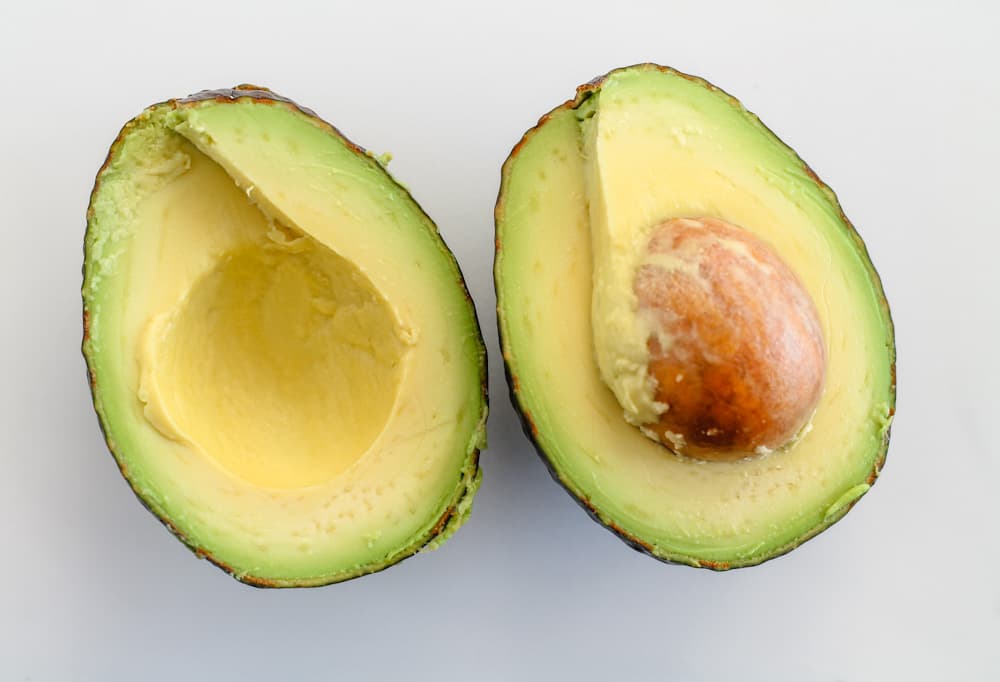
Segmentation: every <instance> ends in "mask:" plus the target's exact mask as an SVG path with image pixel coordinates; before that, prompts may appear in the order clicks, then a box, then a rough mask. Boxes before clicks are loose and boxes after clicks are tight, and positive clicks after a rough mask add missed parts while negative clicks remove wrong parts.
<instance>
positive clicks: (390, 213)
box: [85, 105, 482, 580]
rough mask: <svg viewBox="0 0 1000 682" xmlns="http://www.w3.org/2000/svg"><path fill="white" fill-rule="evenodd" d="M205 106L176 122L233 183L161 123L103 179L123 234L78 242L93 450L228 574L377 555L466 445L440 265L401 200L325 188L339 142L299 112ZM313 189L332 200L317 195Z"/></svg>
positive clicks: (471, 393)
mask: <svg viewBox="0 0 1000 682" xmlns="http://www.w3.org/2000/svg"><path fill="white" fill-rule="evenodd" d="M247 106H248V107H249V106H251V105H247ZM214 109H218V110H225V111H218V112H216V111H214V110H213V108H205V109H197V110H194V109H193V110H191V111H187V112H184V114H185V117H186V119H187V122H188V123H191V122H195V121H196V122H197V123H198V124H199V125H200V126H201V127H202V129H203V130H211V131H212V133H211V135H209V134H208V133H205V132H201V133H199V134H201V137H200V138H198V139H197V141H198V143H199V146H200V147H202V148H203V149H205V151H209V152H211V153H212V154H213V155H217V157H218V159H219V160H229V159H233V158H236V161H235V162H234V163H235V164H236V165H237V166H239V168H240V169H241V175H240V177H237V178H236V179H237V181H240V183H241V184H243V183H244V182H247V178H249V177H250V176H252V187H251V186H248V185H246V184H243V186H242V187H241V186H238V185H237V183H236V182H234V178H233V177H231V176H230V174H227V172H226V170H225V169H224V168H223V167H222V166H220V165H219V163H217V162H216V161H215V160H213V159H212V158H209V157H208V156H206V154H205V153H203V152H202V151H200V150H199V149H198V148H197V147H196V146H194V145H193V144H192V143H191V142H189V141H188V140H186V139H184V138H183V137H182V136H181V135H179V134H177V133H174V132H170V131H169V130H163V129H153V128H151V129H150V131H149V132H148V133H146V132H140V133H139V134H137V135H134V136H133V137H134V138H135V140H136V142H135V144H136V145H137V147H138V151H137V152H136V153H142V154H145V155H147V156H149V155H152V156H153V157H154V158H153V159H152V160H150V159H145V160H144V161H142V163H143V164H145V166H146V167H145V168H144V169H140V171H134V172H133V173H132V174H131V176H130V177H129V179H128V182H129V183H131V189H122V190H121V194H122V196H123V197H126V198H127V197H134V196H140V197H141V198H140V200H139V201H138V203H137V204H136V205H135V206H132V207H128V208H125V209H119V210H120V212H122V213H124V214H125V216H127V219H128V220H127V224H128V225H129V229H128V230H127V231H121V232H119V233H116V234H112V235H111V236H109V237H107V238H104V239H103V240H100V241H97V242H95V243H94V244H93V246H92V249H93V251H94V264H93V266H92V268H93V273H94V274H92V275H91V277H90V280H89V281H88V286H89V287H91V289H92V290H93V291H99V292H100V296H99V297H98V296H95V297H94V299H95V300H94V301H93V302H92V303H91V305H90V313H91V320H92V322H91V328H92V329H94V330H96V333H95V335H94V337H93V338H92V339H91V340H90V342H89V343H90V344H91V352H92V354H93V356H94V357H95V358H96V360H95V366H96V367H97V371H98V374H99V378H100V389H101V398H102V402H101V406H100V408H99V409H102V410H103V412H104V413H105V414H112V415H113V417H112V418H111V419H106V420H105V421H106V425H108V426H109V428H108V435H109V441H110V442H111V444H112V447H113V448H115V449H116V451H117V452H118V456H119V460H120V461H121V462H122V464H123V467H124V468H125V469H126V472H127V473H128V475H129V476H130V479H131V480H132V482H133V485H135V486H136V488H137V491H138V492H139V493H140V494H141V495H142V496H143V497H144V499H146V500H147V502H149V503H150V504H151V506H153V507H154V509H155V510H156V511H157V513H159V514H161V515H163V516H166V517H167V518H169V519H170V520H171V522H172V523H174V525H175V526H177V527H178V528H179V529H180V530H181V531H183V532H184V533H185V535H186V536H187V537H188V539H189V541H190V542H192V543H193V544H196V545H198V546H200V547H203V548H205V549H206V551H209V552H211V553H212V554H213V555H214V556H215V557H216V558H217V559H218V560H220V561H223V562H224V563H226V564H228V565H230V566H232V567H233V568H234V570H236V571H237V572H238V573H240V574H246V575H253V576H259V577H263V578H271V579H276V580H283V579H288V580H293V579H297V578H300V577H301V578H305V579H313V578H316V579H319V578H322V577H323V576H333V577H335V576H336V575H338V574H350V573H351V572H352V571H354V570H355V569H357V568H358V567H359V566H362V565H364V564H365V563H372V564H374V565H378V564H380V563H383V562H384V561H386V560H387V559H388V558H391V556H392V554H393V553H394V552H396V551H399V550H402V549H404V548H406V547H407V543H408V542H412V539H413V538H415V537H420V536H421V534H424V533H427V532H429V531H430V529H431V528H432V527H433V526H435V524H437V523H438V521H439V518H438V517H439V516H440V515H441V513H442V512H444V511H445V510H446V508H447V505H448V504H449V499H451V497H452V496H453V495H454V493H455V490H456V485H457V484H458V482H459V480H460V479H461V478H462V475H463V473H462V467H463V465H464V464H465V463H466V462H467V460H468V457H469V455H470V452H471V449H472V448H475V447H476V446H479V445H481V435H480V433H479V432H478V425H479V422H480V419H481V418H482V410H481V402H482V399H481V393H480V390H481V389H480V383H479V382H480V378H479V370H478V363H479V356H478V348H477V342H476V338H473V337H472V336H471V335H472V334H474V331H475V327H474V318H471V316H470V309H469V307H468V304H467V301H466V300H465V298H464V294H463V292H462V289H461V287H460V286H459V280H458V278H457V270H455V268H454V265H453V262H452V261H450V259H448V261H447V263H446V265H445V266H443V267H442V266H441V265H440V264H439V262H438V260H436V258H438V257H440V255H441V247H440V243H439V242H437V241H436V240H434V239H433V238H431V236H432V235H433V233H432V232H423V231H422V230H421V229H413V228H412V226H411V225H408V224H407V221H411V220H426V218H424V217H423V215H422V214H419V216H418V215H416V213H417V212H418V210H419V209H416V207H415V205H413V204H412V203H410V204H402V203H400V204H396V205H394V206H393V207H392V208H391V209H389V210H387V209H386V207H385V205H384V204H382V203H381V202H382V201H383V199H382V196H383V195H380V194H379V188H378V187H372V188H370V189H371V191H370V192H369V191H366V190H367V188H366V187H365V186H364V183H366V182H371V181H372V180H370V179H368V180H366V178H365V177H362V176H360V175H359V176H356V177H353V176H352V177H347V178H344V180H343V181H342V182H339V183H338V182H337V181H336V180H334V181H333V182H331V181H330V179H329V177H328V175H330V174H333V173H335V171H336V163H337V159H336V158H334V155H336V154H339V153H340V147H332V146H331V145H330V143H329V141H328V138H329V134H328V133H327V132H325V131H323V130H321V129H319V127H318V126H317V125H315V124H314V123H312V122H310V121H308V120H307V119H305V117H301V116H297V117H293V116H290V115H289V114H288V112H286V111H283V110H282V109H281V107H279V106H263V105H260V106H259V107H258V110H257V111H254V112H252V114H250V113H249V112H248V113H247V114H246V116H241V112H239V111H237V107H236V106H235V105H232V106H230V105H226V106H219V107H215V108H214ZM260 110H263V111H260ZM269 118H270V119H271V120H268V119H269ZM217 119H218V120H217ZM178 127H179V128H181V129H185V132H189V133H191V136H192V137H196V135H195V134H194V133H193V132H191V131H192V130H193V129H191V128H187V127H186V126H185V125H184V124H182V125H181V126H178ZM255 130H262V131H264V133H263V137H262V138H261V141H260V142H259V143H258V144H257V145H252V144H250V145H247V147H246V149H245V151H246V153H247V154H246V156H245V157H242V158H241V156H240V154H241V151H240V150H241V147H240V145H241V144H243V143H244V141H245V139H246V136H248V135H251V134H254V131H255ZM196 132H197V131H196ZM143 135H145V136H146V137H147V138H148V139H145V140H141V141H140V140H139V138H140V137H142V136H143ZM229 136H233V137H229ZM265 137H266V138H268V139H264V138H265ZM311 137H315V139H313V140H311V139H310V138H311ZM236 138H238V139H236ZM126 142H127V144H128V142H129V140H127V141H126ZM268 142H270V144H268ZM127 144H126V147H125V149H124V151H123V152H122V155H123V156H125V155H127V154H129V153H131V151H130V148H129V147H128V146H127ZM291 145H300V146H301V147H302V149H300V150H298V152H297V154H296V156H295V157H294V158H296V159H297V160H298V161H297V163H295V164H292V166H291V167H289V164H288V162H287V158H286V159H284V163H283V164H282V163H281V159H280V154H278V151H280V149H281V148H282V147H286V148H287V147H288V146H291ZM153 147H155V150H154V151H151V149H152V148H153ZM269 151H270V152H271V153H274V154H275V156H274V158H267V155H268V152H269ZM154 152H155V153H154ZM344 153H346V154H353V153H354V152H351V151H350V150H345V152H344ZM254 154H256V156H254ZM262 156H263V158H262ZM324 164H326V165H324ZM327 166H328V167H329V168H328V170H318V169H324V168H327ZM143 171H145V172H143ZM234 174H235V173H234ZM317 178H318V179H317ZM375 181H378V178H376V179H375ZM112 182H114V180H113V181H112ZM387 182H391V181H387ZM323 183H329V184H330V185H331V186H332V189H333V191H334V192H336V199H335V200H331V199H330V197H317V194H316V188H317V186H322V184H323ZM136 188H141V190H142V191H141V192H140V191H137V190H136ZM112 191H114V192H118V189H117V188H115V187H112ZM125 203H126V199H122V200H121V201H120V202H119V206H122V205H125ZM260 206H265V207H268V208H272V209H273V208H274V207H275V206H280V216H275V217H271V216H273V212H270V211H269V212H268V213H271V215H268V214H266V213H265V212H262V211H261V209H260V208H259V207H260ZM411 206H412V207H413V208H411ZM99 210H101V209H100V207H99ZM275 212H276V211H275ZM411 214H414V215H411ZM275 218H277V220H276V219H275ZM122 220H123V222H125V220H124V218H122ZM397 233H398V234H397ZM424 234H426V235H427V238H425V237H423V236H422V235H424ZM357 242H365V244H364V245H362V246H359V245H358V244H357ZM439 267H441V268H442V273H441V276H437V275H435V274H434V273H435V272H436V270H435V269H436V268H439ZM86 293H87V291H86V289H85V295H86ZM101 301H115V302H116V303H115V304H114V305H102V304H101ZM466 318H469V319H470V322H471V323H472V329H471V331H470V330H468V329H465V328H464V327H462V328H460V329H456V326H455V325H456V324H457V321H459V320H465V319H466ZM112 357H121V358H135V361H134V362H125V363H117V362H111V361H110V360H108V361H105V359H107V358H112ZM126 415H127V416H126Z"/></svg>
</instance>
